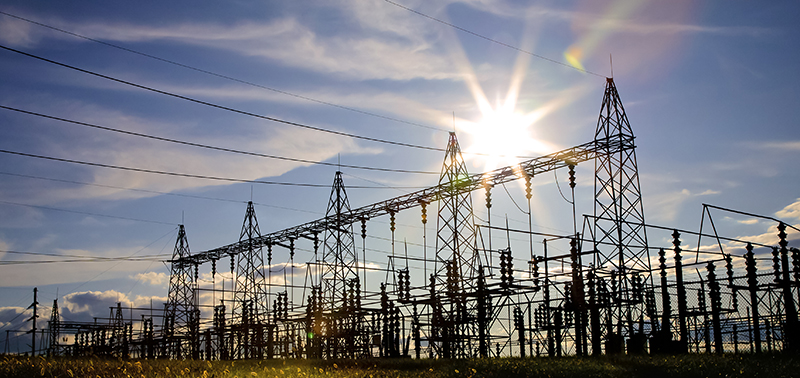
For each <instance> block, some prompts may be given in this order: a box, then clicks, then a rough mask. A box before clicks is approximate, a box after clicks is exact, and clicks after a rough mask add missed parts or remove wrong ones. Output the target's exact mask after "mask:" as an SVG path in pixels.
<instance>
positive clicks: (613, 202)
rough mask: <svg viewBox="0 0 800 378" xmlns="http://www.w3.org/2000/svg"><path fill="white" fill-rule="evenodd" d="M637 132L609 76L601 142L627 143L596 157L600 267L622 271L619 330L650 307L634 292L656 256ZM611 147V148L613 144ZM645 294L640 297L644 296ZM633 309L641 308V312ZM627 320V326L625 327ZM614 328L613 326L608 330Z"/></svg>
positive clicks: (599, 135)
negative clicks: (644, 199) (649, 229)
mask: <svg viewBox="0 0 800 378" xmlns="http://www.w3.org/2000/svg"><path fill="white" fill-rule="evenodd" d="M633 139H634V136H633V131H632V129H631V125H630V122H629V121H628V117H627V115H626V114H625V108H624V107H623V106H622V101H621V100H620V98H619V93H618V92H617V88H616V86H615V85H614V80H613V79H611V78H608V79H606V89H605V94H604V96H603V104H602V106H601V108H600V118H599V119H598V121H597V131H596V132H595V141H606V142H608V143H605V145H606V146H609V145H610V144H612V143H619V144H620V145H622V146H626V147H625V148H620V149H619V150H618V151H617V152H615V153H614V152H612V151H607V152H606V153H604V154H600V155H599V156H598V157H597V158H596V159H595V189H594V193H595V202H594V203H595V206H594V224H593V230H592V232H593V233H594V249H595V251H597V252H598V253H597V254H596V255H595V258H596V260H595V261H594V266H595V267H597V268H599V269H602V270H611V271H616V276H617V279H618V282H619V286H620V290H619V291H618V293H617V295H616V296H617V298H615V299H616V300H615V302H616V303H617V304H618V306H617V311H614V312H615V314H614V319H615V325H616V327H617V330H616V334H617V335H618V336H621V335H623V334H630V330H631V329H632V322H635V321H638V320H639V319H640V317H641V316H643V314H642V308H643V307H644V305H643V303H638V302H641V299H640V298H639V299H637V298H636V297H637V295H635V293H633V291H634V290H632V289H633V286H634V285H635V284H636V282H647V283H648V284H650V283H651V282H650V259H649V255H648V250H647V234H646V232H645V219H644V209H643V206H642V193H641V189H640V185H639V170H638V166H637V163H636V150H635V147H634V145H633ZM609 149H610V147H609ZM639 297H640V296H639ZM630 309H634V310H636V311H635V313H633V312H631V311H630ZM623 324H626V325H627V328H623ZM611 332H613V330H610V329H607V330H605V333H606V334H607V335H608V334H610V333H611Z"/></svg>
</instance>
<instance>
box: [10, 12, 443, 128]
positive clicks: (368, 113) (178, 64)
mask: <svg viewBox="0 0 800 378" xmlns="http://www.w3.org/2000/svg"><path fill="white" fill-rule="evenodd" d="M0 14H4V15H6V16H9V17H13V18H16V19H18V20H21V21H25V22H29V23H31V24H34V25H39V26H41V27H45V28H48V29H50V30H55V31H57V32H61V33H64V34H69V35H71V36H74V37H78V38H81V39H85V40H87V41H91V42H95V43H99V44H101V45H105V46H108V47H113V48H115V49H119V50H122V51H126V52H129V53H133V54H136V55H141V56H143V57H146V58H150V59H155V60H158V61H161V62H164V63H168V64H172V65H175V66H178V67H182V68H187V69H190V70H192V71H196V72H200V73H204V74H207V75H211V76H215V77H218V78H221V79H225V80H231V81H235V82H237V83H241V84H245V85H249V86H252V87H256V88H261V89H266V90H268V91H272V92H275V93H280V94H283V95H287V96H292V97H295V98H299V99H302V100H306V101H311V102H316V103H318V104H322V105H328V106H333V107H336V108H339V109H343V110H348V111H351V112H355V113H360V114H364V115H368V116H372V117H377V118H382V119H385V120H389V121H394V122H399V123H405V124H407V125H411V126H418V127H423V128H426V129H430V130H436V131H447V130H445V129H442V128H439V127H434V126H428V125H423V124H420V123H415V122H410V121H405V120H402V119H398V118H393V117H388V116H385V115H381V114H377V113H372V112H368V111H365V110H360V109H356V108H351V107H347V106H344V105H339V104H335V103H332V102H328V101H322V100H317V99H315V98H311V97H308V96H303V95H299V94H295V93H291V92H287V91H283V90H280V89H275V88H271V87H267V86H265V85H261V84H256V83H253V82H250V81H247V80H242V79H237V78H235V77H231V76H227V75H223V74H219V73H216V72H213V71H209V70H204V69H202V68H197V67H194V66H190V65H188V64H185V63H179V62H176V61H173V60H169V59H165V58H161V57H159V56H156V55H152V54H147V53H143V52H141V51H137V50H134V49H131V48H127V47H123V46H120V45H115V44H113V43H109V42H105V41H101V40H99V39H95V38H91V37H87V36H85V35H81V34H78V33H75V32H71V31H68V30H64V29H60V28H57V27H55V26H51V25H47V24H45V23H42V22H38V21H33V20H30V19H27V18H24V17H20V16H17V15H13V14H11V13H8V12H3V11H0Z"/></svg>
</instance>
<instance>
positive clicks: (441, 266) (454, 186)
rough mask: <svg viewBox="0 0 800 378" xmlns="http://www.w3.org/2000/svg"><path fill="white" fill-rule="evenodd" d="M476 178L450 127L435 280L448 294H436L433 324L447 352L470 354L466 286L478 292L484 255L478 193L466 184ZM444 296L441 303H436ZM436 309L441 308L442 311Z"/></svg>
mask: <svg viewBox="0 0 800 378" xmlns="http://www.w3.org/2000/svg"><path fill="white" fill-rule="evenodd" d="M471 184H472V181H471V180H470V175H469V172H467V165H466V163H464V158H463V157H462V156H461V148H460V147H459V145H458V139H457V138H456V134H455V133H453V132H451V133H450V140H449V142H448V143H447V151H446V152H445V157H444V163H443V165H442V173H441V175H440V176H439V186H440V187H442V188H443V190H444V192H445V193H446V195H445V197H444V199H442V200H440V201H439V211H438V214H437V237H436V262H435V272H436V273H435V277H436V278H435V280H434V279H431V285H434V284H435V285H436V286H437V288H435V289H434V288H431V293H436V292H437V291H440V292H443V293H445V297H444V298H431V300H432V301H433V302H434V306H433V307H434V309H433V310H434V317H435V318H437V319H440V321H437V322H434V323H437V324H435V325H433V327H434V329H432V330H431V334H432V335H433V339H434V341H437V339H438V341H440V342H439V343H434V348H436V347H438V348H439V351H438V353H439V354H440V355H441V357H444V358H451V357H469V355H470V354H471V350H470V347H469V345H468V344H469V341H468V340H469V338H470V336H471V333H472V331H473V330H472V327H470V321H469V319H468V317H469V316H468V314H469V312H468V309H467V301H466V297H465V296H464V295H463V294H464V293H465V292H472V291H474V290H473V289H474V288H475V287H474V286H475V282H476V281H475V280H476V278H477V276H478V270H477V268H478V266H479V265H480V259H479V256H478V253H477V251H476V249H475V222H474V218H473V213H472V197H471V196H470V192H469V191H465V190H463V188H464V187H465V186H469V185H471ZM438 301H441V302H442V303H441V304H436V303H437V302H438ZM436 312H441V314H437V313H436Z"/></svg>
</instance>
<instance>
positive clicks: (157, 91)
mask: <svg viewBox="0 0 800 378" xmlns="http://www.w3.org/2000/svg"><path fill="white" fill-rule="evenodd" d="M0 48H2V49H4V50H7V51H11V52H15V53H17V54H20V55H25V56H27V57H30V58H33V59H37V60H41V61H43V62H47V63H51V64H54V65H57V66H61V67H64V68H69V69H71V70H75V71H78V72H82V73H85V74H87V75H92V76H96V77H99V78H103V79H106V80H110V81H113V82H117V83H120V84H125V85H129V86H132V87H135V88H139V89H144V90H147V91H151V92H154V93H159V94H163V95H165V96H170V97H174V98H178V99H181V100H186V101H189V102H193V103H196V104H200V105H205V106H209V107H212V108H216V109H220V110H225V111H229V112H232V113H236V114H241V115H246V116H249V117H254V118H259V119H263V120H267V121H272V122H277V123H282V124H285V125H289V126H295V127H299V128H304V129H308V130H313V131H319V132H323V133H328V134H333V135H339V136H344V137H348V138H353V139H361V140H366V141H370V142H375V143H383V144H389V145H393V146H399V147H408V148H415V149H420V150H427V151H437V152H447V150H446V149H444V148H437V147H430V146H422V145H418V144H412V143H404V142H396V141H392V140H388V139H380V138H373V137H368V136H363V135H358V134H352V133H347V132H344V131H336V130H330V129H325V128H322V127H317V126H311V125H306V124H303V123H298V122H292V121H286V120H283V119H280V118H275V117H269V116H265V115H261V114H256V113H252V112H248V111H245V110H240V109H235V108H231V107H228V106H224V105H219V104H215V103H212V102H208V101H203V100H198V99H196V98H192V97H188V96H184V95H179V94H177V93H172V92H167V91H164V90H160V89H156V88H152V87H148V86H146V85H142V84H136V83H133V82H130V81H126V80H122V79H117V78H115V77H111V76H108V75H103V74H101V73H97V72H94V71H89V70H85V69H83V68H78V67H75V66H72V65H69V64H66V63H61V62H57V61H55V60H52V59H47V58H44V57H41V56H38V55H34V54H31V53H27V52H24V51H21V50H17V49H13V48H11V47H8V46H4V45H0ZM462 154H465V155H466V154H469V155H475V156H494V157H507V158H518V159H528V158H530V157H527V156H511V155H495V154H485V153H479V152H462Z"/></svg>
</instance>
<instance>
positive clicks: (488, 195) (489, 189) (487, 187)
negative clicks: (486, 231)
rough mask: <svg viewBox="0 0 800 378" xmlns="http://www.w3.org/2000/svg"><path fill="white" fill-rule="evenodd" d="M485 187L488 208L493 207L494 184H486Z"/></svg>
mask: <svg viewBox="0 0 800 378" xmlns="http://www.w3.org/2000/svg"><path fill="white" fill-rule="evenodd" d="M483 188H484V189H485V190H486V208H487V209H491V208H492V186H491V185H489V184H484V185H483Z"/></svg>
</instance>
